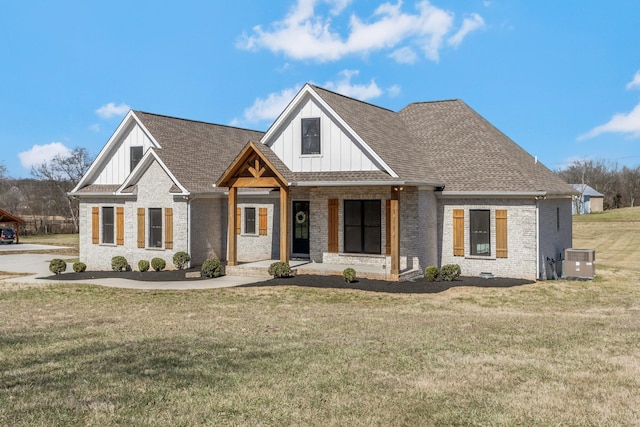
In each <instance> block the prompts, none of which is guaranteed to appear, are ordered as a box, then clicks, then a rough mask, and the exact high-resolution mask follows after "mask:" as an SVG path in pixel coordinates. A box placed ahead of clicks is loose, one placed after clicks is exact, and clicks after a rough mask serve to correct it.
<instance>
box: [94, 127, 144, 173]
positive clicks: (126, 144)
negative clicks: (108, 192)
mask: <svg viewBox="0 0 640 427" xmlns="http://www.w3.org/2000/svg"><path fill="white" fill-rule="evenodd" d="M134 146H143V147H144V148H143V152H145V153H146V151H147V149H148V148H149V147H151V146H152V143H151V140H150V139H149V137H148V136H147V135H146V134H145V132H144V131H143V130H142V128H140V126H139V125H138V124H137V123H136V124H134V125H133V126H131V127H129V128H127V129H125V131H124V132H123V136H122V137H121V138H120V140H119V141H118V142H117V143H116V144H115V145H114V147H113V148H112V152H111V154H110V155H109V162H108V163H107V164H106V165H105V166H104V167H103V168H102V170H101V171H100V173H99V174H98V176H97V177H96V179H95V181H94V182H93V184H105V185H114V184H122V183H123V182H124V180H125V179H126V178H127V176H129V173H130V172H131V171H130V170H129V167H130V158H129V154H130V152H131V150H130V148H131V147H134Z"/></svg>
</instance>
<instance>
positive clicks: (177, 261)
mask: <svg viewBox="0 0 640 427" xmlns="http://www.w3.org/2000/svg"><path fill="white" fill-rule="evenodd" d="M189 261H191V257H190V256H189V254H188V253H186V252H184V251H182V252H176V253H175V255H174V256H173V265H175V266H176V268H177V269H178V270H182V269H183V268H185V267H186V266H187V263H188V262H189Z"/></svg>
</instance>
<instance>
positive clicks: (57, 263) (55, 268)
mask: <svg viewBox="0 0 640 427" xmlns="http://www.w3.org/2000/svg"><path fill="white" fill-rule="evenodd" d="M49 271H51V272H52V273H53V274H60V273H64V272H65V271H67V263H66V262H64V260H61V259H59V258H55V259H52V260H51V262H50V263H49Z"/></svg>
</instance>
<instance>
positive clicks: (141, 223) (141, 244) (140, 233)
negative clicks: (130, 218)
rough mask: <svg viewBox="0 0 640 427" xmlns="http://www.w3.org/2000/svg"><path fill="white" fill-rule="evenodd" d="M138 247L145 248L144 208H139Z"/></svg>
mask: <svg viewBox="0 0 640 427" xmlns="http://www.w3.org/2000/svg"><path fill="white" fill-rule="evenodd" d="M138 247H139V248H144V208H138Z"/></svg>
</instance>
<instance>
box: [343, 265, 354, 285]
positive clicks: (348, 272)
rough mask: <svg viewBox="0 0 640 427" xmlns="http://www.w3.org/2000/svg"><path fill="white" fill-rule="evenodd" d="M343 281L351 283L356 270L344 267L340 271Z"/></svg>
mask: <svg viewBox="0 0 640 427" xmlns="http://www.w3.org/2000/svg"><path fill="white" fill-rule="evenodd" d="M342 277H344V280H345V282H347V283H351V282H353V281H354V280H356V271H355V270H354V269H353V268H345V269H344V271H343V272H342Z"/></svg>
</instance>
